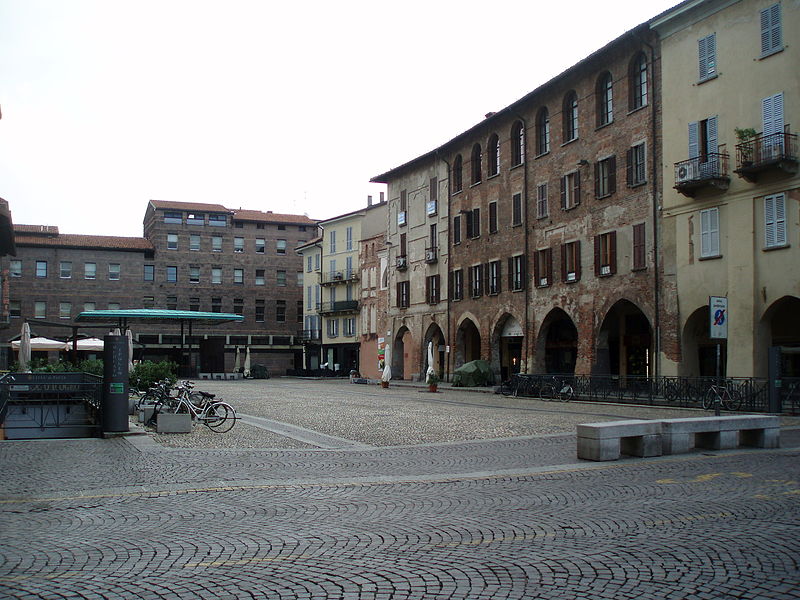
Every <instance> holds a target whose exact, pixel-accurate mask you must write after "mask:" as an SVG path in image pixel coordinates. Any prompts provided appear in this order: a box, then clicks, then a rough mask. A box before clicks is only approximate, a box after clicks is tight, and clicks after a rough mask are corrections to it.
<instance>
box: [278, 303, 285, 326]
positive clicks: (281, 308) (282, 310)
mask: <svg viewBox="0 0 800 600" xmlns="http://www.w3.org/2000/svg"><path fill="white" fill-rule="evenodd" d="M275 321H276V322H278V323H285V322H286V300H278V301H277V302H275Z"/></svg>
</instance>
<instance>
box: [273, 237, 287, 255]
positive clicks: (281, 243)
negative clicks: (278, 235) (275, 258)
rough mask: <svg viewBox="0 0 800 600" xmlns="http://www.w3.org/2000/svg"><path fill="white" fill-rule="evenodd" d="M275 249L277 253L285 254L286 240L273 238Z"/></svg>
mask: <svg viewBox="0 0 800 600" xmlns="http://www.w3.org/2000/svg"><path fill="white" fill-rule="evenodd" d="M275 251H276V252H277V253H278V254H286V240H275Z"/></svg>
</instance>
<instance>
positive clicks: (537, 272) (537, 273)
mask: <svg viewBox="0 0 800 600" xmlns="http://www.w3.org/2000/svg"><path fill="white" fill-rule="evenodd" d="M543 253H544V250H537V251H536V252H535V253H534V254H533V256H534V257H535V258H534V260H533V278H534V280H535V281H534V282H533V283H534V285H533V287H537V286H538V285H539V281H541V279H542V268H541V265H540V264H539V263H540V262H542V261H543V260H544V255H543Z"/></svg>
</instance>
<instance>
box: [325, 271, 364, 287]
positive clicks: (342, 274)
mask: <svg viewBox="0 0 800 600" xmlns="http://www.w3.org/2000/svg"><path fill="white" fill-rule="evenodd" d="M319 277H320V281H319V282H320V284H321V285H331V284H336V283H351V282H353V281H358V274H357V273H356V271H355V270H354V269H343V270H341V271H327V272H320V274H319Z"/></svg>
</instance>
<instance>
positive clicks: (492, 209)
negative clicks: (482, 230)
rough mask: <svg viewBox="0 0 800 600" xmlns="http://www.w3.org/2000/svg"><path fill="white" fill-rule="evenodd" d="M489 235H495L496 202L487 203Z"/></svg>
mask: <svg viewBox="0 0 800 600" xmlns="http://www.w3.org/2000/svg"><path fill="white" fill-rule="evenodd" d="M489 233H497V202H489Z"/></svg>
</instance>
